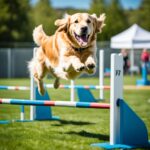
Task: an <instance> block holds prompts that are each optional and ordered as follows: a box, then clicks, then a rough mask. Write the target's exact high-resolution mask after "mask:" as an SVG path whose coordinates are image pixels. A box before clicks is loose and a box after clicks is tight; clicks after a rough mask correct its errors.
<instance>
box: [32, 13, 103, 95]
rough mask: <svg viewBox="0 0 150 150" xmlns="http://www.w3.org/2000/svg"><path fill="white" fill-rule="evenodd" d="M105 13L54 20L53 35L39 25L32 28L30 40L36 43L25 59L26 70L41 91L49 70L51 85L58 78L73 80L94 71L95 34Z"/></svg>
mask: <svg viewBox="0 0 150 150" xmlns="http://www.w3.org/2000/svg"><path fill="white" fill-rule="evenodd" d="M104 20H105V14H101V15H100V16H99V17H97V16H96V15H95V14H93V15H90V14H88V13H76V14H74V15H66V16H65V17H64V18H62V19H58V20H56V21H55V25H56V26H58V29H57V30H56V32H55V34H54V35H52V36H48V35H46V34H45V32H44V31H43V28H42V25H39V26H38V27H36V28H35V29H34V31H33V39H34V42H35V43H36V44H37V45H38V46H39V47H38V48H37V50H36V53H35V56H34V57H33V59H32V60H31V61H30V62H29V70H30V73H31V74H32V75H33V76H34V79H35V81H36V82H37V85H38V91H39V93H40V94H41V95H43V94H44V86H43V81H42V79H43V77H44V76H45V75H46V74H47V73H50V74H51V75H52V76H53V77H55V82H54V88H58V87H59V79H66V80H68V79H75V78H77V77H78V76H79V75H81V73H83V72H85V73H88V74H93V73H95V70H96V49H97V48H96V37H97V36H96V35H97V33H98V32H101V30H102V28H103V27H104V25H105V24H104Z"/></svg>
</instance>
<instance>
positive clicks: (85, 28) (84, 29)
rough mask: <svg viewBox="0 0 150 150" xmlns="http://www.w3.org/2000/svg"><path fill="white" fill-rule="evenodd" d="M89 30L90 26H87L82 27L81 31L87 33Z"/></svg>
mask: <svg viewBox="0 0 150 150" xmlns="http://www.w3.org/2000/svg"><path fill="white" fill-rule="evenodd" d="M87 30H88V28H87V27H86V26H85V27H82V28H81V32H82V33H83V34H86V33H87Z"/></svg>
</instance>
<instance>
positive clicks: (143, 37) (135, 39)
mask: <svg viewBox="0 0 150 150" xmlns="http://www.w3.org/2000/svg"><path fill="white" fill-rule="evenodd" d="M111 48H114V49H123V48H125V49H130V50H131V51H130V63H131V68H132V67H134V49H143V48H150V32H148V31H146V30H144V29H143V28H141V27H139V26H138V25H137V24H134V25H132V26H131V27H130V28H128V29H126V30H125V31H123V32H121V33H119V34H117V35H115V36H113V37H112V38H111Z"/></svg>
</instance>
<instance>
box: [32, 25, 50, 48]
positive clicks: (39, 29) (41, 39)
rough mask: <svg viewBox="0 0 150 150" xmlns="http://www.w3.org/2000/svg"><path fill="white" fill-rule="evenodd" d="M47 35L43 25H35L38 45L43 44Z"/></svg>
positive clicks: (35, 39) (34, 36) (34, 37)
mask: <svg viewBox="0 0 150 150" xmlns="http://www.w3.org/2000/svg"><path fill="white" fill-rule="evenodd" d="M47 37H48V36H47V35H46V34H45V32H44V31H43V27H42V25H39V26H37V27H35V29H34V30H33V40H34V42H35V43H36V44H37V45H38V46H41V45H42V43H43V42H44V41H45V40H46V39H47Z"/></svg>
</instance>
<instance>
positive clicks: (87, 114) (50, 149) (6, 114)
mask: <svg viewBox="0 0 150 150" xmlns="http://www.w3.org/2000/svg"><path fill="white" fill-rule="evenodd" d="M137 78H139V77H138V76H134V77H130V76H126V77H124V84H125V85H135V82H136V79H137ZM45 82H47V83H53V80H51V79H47V80H45ZM61 83H62V84H69V82H68V81H62V82H61ZM97 83H98V79H97V78H84V79H83V78H81V79H78V80H77V81H76V84H86V85H87V84H95V85H96V84H97ZM29 84H30V81H29V79H0V85H23V86H25V85H29ZM105 84H109V78H105ZM48 92H49V94H50V97H51V99H55V100H66V101H67V100H69V98H70V95H69V94H70V93H69V90H65V89H57V90H54V89H49V90H48ZM92 92H93V94H94V95H95V97H98V96H99V93H98V91H97V90H92ZM109 94H110V93H109V91H106V92H105V97H106V99H107V100H106V101H105V102H108V99H109ZM29 95H30V94H29V91H0V97H1V98H24V99H29V97H30V96H29ZM124 99H125V101H127V103H128V104H129V105H130V106H131V107H132V108H133V110H134V111H135V112H136V113H137V114H138V115H139V116H140V117H141V118H142V119H143V120H144V122H145V124H146V126H147V128H148V130H149V131H148V133H149V139H150V103H148V100H149V99H150V91H149V90H142V91H139V90H138V91H136V90H125V91H124ZM25 110H26V114H25V115H26V119H28V118H29V107H27V106H26V107H25ZM19 111H20V109H19V106H12V105H11V106H10V105H0V120H5V119H8V120H15V119H19V117H20V116H19ZM53 114H54V115H56V116H60V118H61V119H60V120H59V121H35V122H25V123H19V122H13V123H10V124H3V125H2V124H1V125H0V150H98V149H99V148H95V147H90V144H91V143H98V142H103V141H104V142H106V141H109V110H100V109H79V108H76V109H74V108H64V107H53ZM131 125H132V124H131Z"/></svg>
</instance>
